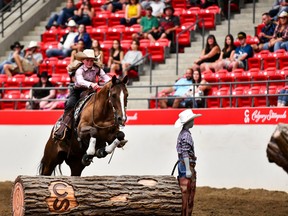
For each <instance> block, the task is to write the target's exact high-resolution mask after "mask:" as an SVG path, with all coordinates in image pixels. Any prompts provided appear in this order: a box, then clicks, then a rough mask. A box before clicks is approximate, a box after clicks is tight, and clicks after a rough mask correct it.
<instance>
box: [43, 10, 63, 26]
mask: <svg viewBox="0 0 288 216" xmlns="http://www.w3.org/2000/svg"><path fill="white" fill-rule="evenodd" d="M68 18H69V17H67V14H66V13H65V11H64V10H61V12H60V13H59V14H56V13H53V14H52V15H51V16H50V19H49V21H48V23H47V25H46V26H47V27H48V28H51V27H52V25H53V23H54V22H56V23H57V25H62V26H63V25H65V23H66V22H67V19H68Z"/></svg>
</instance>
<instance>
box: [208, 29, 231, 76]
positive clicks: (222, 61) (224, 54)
mask: <svg viewBox="0 0 288 216" xmlns="http://www.w3.org/2000/svg"><path fill="white" fill-rule="evenodd" d="M235 48H236V47H235V45H234V37H233V36H232V35H231V34H228V35H226V37H225V42H224V48H223V49H222V51H221V54H220V57H219V59H218V60H217V61H216V62H214V63H211V64H210V65H209V69H210V70H212V71H215V72H217V71H219V70H221V69H223V68H225V69H227V68H228V66H229V64H230V59H231V58H232V57H233V56H234V52H235Z"/></svg>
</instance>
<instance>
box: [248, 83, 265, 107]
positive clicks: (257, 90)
mask: <svg viewBox="0 0 288 216" xmlns="http://www.w3.org/2000/svg"><path fill="white" fill-rule="evenodd" d="M265 93H266V92H265V87H261V86H253V87H251V88H250V89H249V91H248V94H249V95H250V96H253V95H254V96H253V97H252V104H251V106H253V107H259V106H266V97H265V96H258V95H263V94H265Z"/></svg>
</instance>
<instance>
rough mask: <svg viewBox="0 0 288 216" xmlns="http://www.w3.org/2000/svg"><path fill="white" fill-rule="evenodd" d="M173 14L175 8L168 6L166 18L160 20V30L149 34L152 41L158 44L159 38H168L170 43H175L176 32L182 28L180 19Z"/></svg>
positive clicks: (165, 10)
mask: <svg viewBox="0 0 288 216" xmlns="http://www.w3.org/2000/svg"><path fill="white" fill-rule="evenodd" d="M173 14H174V8H173V7H172V6H167V7H166V8H165V9H164V16H163V17H161V18H160V20H159V27H158V29H155V30H154V31H152V32H151V33H150V34H148V38H149V39H150V41H152V42H156V40H158V39H159V38H168V39H169V40H170V41H173V37H174V33H175V30H176V29H177V28H178V27H179V26H180V20H179V17H178V16H174V15H173ZM171 46H173V44H171Z"/></svg>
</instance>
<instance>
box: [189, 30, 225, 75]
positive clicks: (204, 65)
mask: <svg viewBox="0 0 288 216" xmlns="http://www.w3.org/2000/svg"><path fill="white" fill-rule="evenodd" d="M220 54H221V49H220V47H219V45H218V43H217V41H216V38H215V36H214V35H208V37H207V40H206V46H205V49H203V50H202V52H201V55H200V56H199V58H198V59H197V60H196V61H194V64H193V65H192V69H193V71H195V70H198V69H200V70H201V71H205V70H209V64H210V63H211V62H215V61H216V60H217V59H219V57H220Z"/></svg>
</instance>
